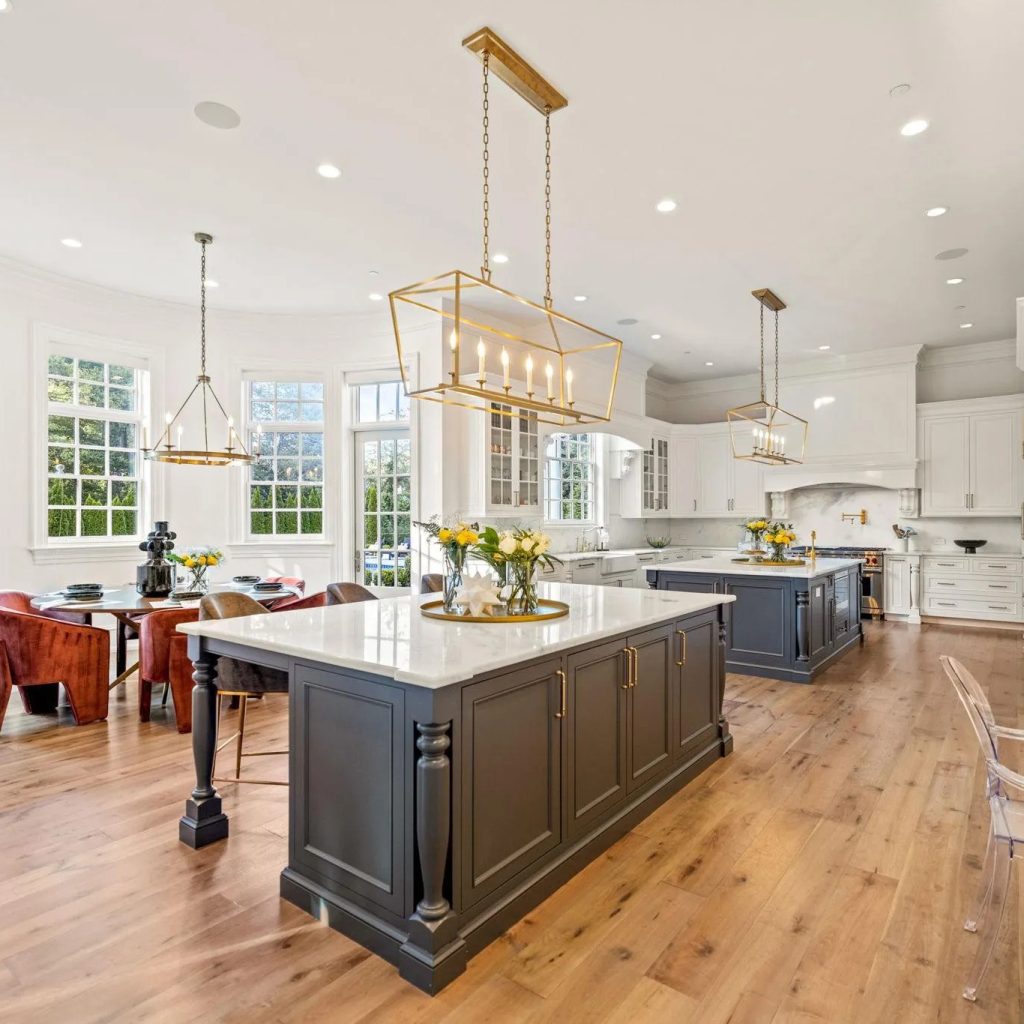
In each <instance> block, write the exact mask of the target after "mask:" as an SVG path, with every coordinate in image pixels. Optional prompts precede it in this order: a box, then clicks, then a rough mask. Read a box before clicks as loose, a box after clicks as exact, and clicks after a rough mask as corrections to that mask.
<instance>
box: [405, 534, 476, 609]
mask: <svg viewBox="0 0 1024 1024" xmlns="http://www.w3.org/2000/svg"><path fill="white" fill-rule="evenodd" d="M413 525H414V526H418V527H419V528H420V529H421V530H424V531H425V532H426V533H427V534H429V535H430V536H431V537H432V538H433V539H434V541H435V542H436V543H437V545H438V547H439V548H440V549H441V552H442V554H443V555H444V590H443V591H442V593H443V594H444V602H443V604H444V610H445V611H446V612H447V613H448V614H449V615H451V614H454V613H455V612H456V611H457V605H456V603H455V596H456V594H457V593H458V591H459V588H460V587H461V586H462V572H463V569H464V568H465V565H466V558H467V556H468V555H469V549H470V548H471V547H472V546H473V545H475V544H476V543H477V541H479V539H480V532H479V531H480V525H479V523H463V522H457V523H442V522H441V520H440V519H439V518H438V517H437V516H431V517H430V519H428V520H427V521H426V522H418V521H417V522H415V523H414V524H413Z"/></svg>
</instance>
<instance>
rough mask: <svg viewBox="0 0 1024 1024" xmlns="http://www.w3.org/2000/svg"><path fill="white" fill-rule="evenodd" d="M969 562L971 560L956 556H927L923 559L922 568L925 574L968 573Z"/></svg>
mask: <svg viewBox="0 0 1024 1024" xmlns="http://www.w3.org/2000/svg"><path fill="white" fill-rule="evenodd" d="M969 562H970V559H967V558H958V557H957V556H956V555H925V557H924V558H922V559H921V568H922V569H924V571H925V572H936V571H938V572H967V570H968V569H969V568H970V565H969Z"/></svg>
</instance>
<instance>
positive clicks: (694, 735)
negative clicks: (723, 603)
mask: <svg viewBox="0 0 1024 1024" xmlns="http://www.w3.org/2000/svg"><path fill="white" fill-rule="evenodd" d="M675 636H676V643H677V648H676V660H675V671H674V673H673V685H674V688H675V692H674V693H673V695H672V704H673V707H672V718H673V726H672V750H673V757H675V758H682V757H685V756H686V755H687V754H689V753H690V752H691V751H694V750H699V749H700V748H701V747H703V746H705V745H706V744H708V743H710V742H711V740H712V738H713V737H714V736H716V735H717V732H718V687H717V685H716V684H717V673H718V619H717V616H716V615H715V613H714V612H710V613H707V614H703V615H699V616H698V615H695V616H692V617H690V618H688V619H681V620H680V621H679V622H677V623H676V626H675Z"/></svg>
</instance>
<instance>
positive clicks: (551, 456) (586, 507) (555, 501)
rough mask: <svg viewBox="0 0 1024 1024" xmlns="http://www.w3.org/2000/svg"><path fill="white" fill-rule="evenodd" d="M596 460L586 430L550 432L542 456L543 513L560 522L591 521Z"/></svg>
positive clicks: (549, 518)
mask: <svg viewBox="0 0 1024 1024" xmlns="http://www.w3.org/2000/svg"><path fill="white" fill-rule="evenodd" d="M596 481H597V464H596V462H595V461H594V439H593V438H592V437H591V436H590V435H589V434H551V435H550V436H549V437H548V439H547V442H546V451H545V459H544V514H545V517H546V518H547V519H548V520H551V521H560V522H582V523H588V522H593V521H594V515H595V508H594V493H595V484H596Z"/></svg>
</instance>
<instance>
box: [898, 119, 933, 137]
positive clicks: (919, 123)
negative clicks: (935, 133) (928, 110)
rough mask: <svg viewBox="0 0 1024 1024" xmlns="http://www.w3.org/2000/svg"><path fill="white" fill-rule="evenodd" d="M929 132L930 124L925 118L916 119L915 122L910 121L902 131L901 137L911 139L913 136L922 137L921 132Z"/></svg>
mask: <svg viewBox="0 0 1024 1024" xmlns="http://www.w3.org/2000/svg"><path fill="white" fill-rule="evenodd" d="M927 130H928V122H927V121H926V120H925V119H924V118H923V117H915V118H914V120H913V121H908V122H907V123H906V124H905V125H904V126H903V127H902V128H901V129H900V135H906V136H907V137H908V138H909V137H910V136H912V135H920V134H921V132H924V131H927Z"/></svg>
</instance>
